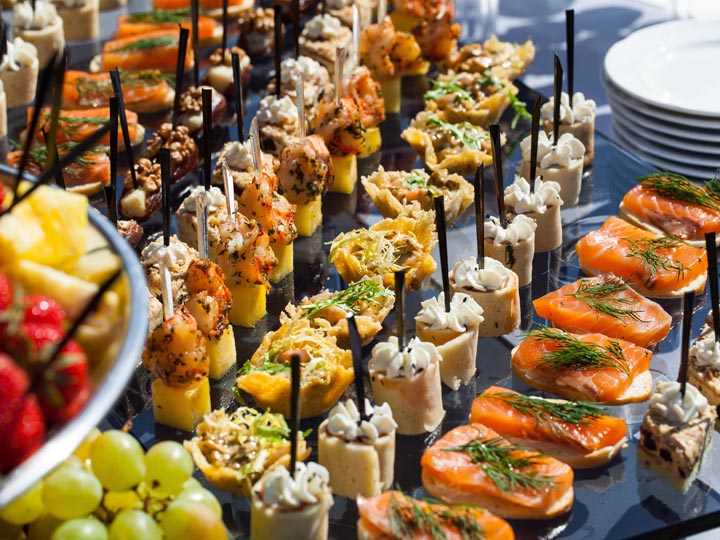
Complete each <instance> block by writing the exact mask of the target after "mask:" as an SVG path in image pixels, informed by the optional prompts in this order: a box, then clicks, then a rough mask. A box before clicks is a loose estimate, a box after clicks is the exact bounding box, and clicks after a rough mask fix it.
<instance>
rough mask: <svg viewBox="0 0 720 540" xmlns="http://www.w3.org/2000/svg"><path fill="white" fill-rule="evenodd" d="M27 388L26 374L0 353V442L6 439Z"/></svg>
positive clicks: (10, 359) (28, 382)
mask: <svg viewBox="0 0 720 540" xmlns="http://www.w3.org/2000/svg"><path fill="white" fill-rule="evenodd" d="M29 387H30V380H29V379H28V376H27V374H26V373H25V372H24V371H23V370H22V369H21V368H20V367H19V366H18V365H17V364H16V363H15V362H13V359H12V358H10V357H9V356H8V355H6V354H2V353H0V440H6V439H7V436H6V435H7V430H8V428H9V426H10V424H11V423H12V421H13V419H14V418H15V414H16V413H17V411H18V409H19V408H20V400H21V399H22V398H23V396H24V395H25V393H26V392H27V391H28V388H29Z"/></svg>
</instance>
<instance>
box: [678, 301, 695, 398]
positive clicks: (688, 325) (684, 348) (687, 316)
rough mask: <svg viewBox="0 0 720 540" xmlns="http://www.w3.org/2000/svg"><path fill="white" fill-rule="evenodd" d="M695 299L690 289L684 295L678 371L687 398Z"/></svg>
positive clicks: (683, 395) (681, 393) (681, 388)
mask: <svg viewBox="0 0 720 540" xmlns="http://www.w3.org/2000/svg"><path fill="white" fill-rule="evenodd" d="M694 301H695V292H694V291H688V292H686V293H685V294H684V295H683V325H682V345H681V346H680V371H679V373H678V381H679V382H680V395H681V396H682V397H683V399H684V398H685V386H686V385H687V371H688V354H689V352H690V331H691V330H692V312H693V302H694Z"/></svg>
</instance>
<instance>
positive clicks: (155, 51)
mask: <svg viewBox="0 0 720 540" xmlns="http://www.w3.org/2000/svg"><path fill="white" fill-rule="evenodd" d="M95 1H97V0H95ZM66 39H67V36H66ZM179 46H180V35H179V32H178V31H177V30H171V31H168V30H160V31H156V32H149V33H147V34H142V35H139V36H129V37H125V38H119V39H112V40H108V41H106V42H105V44H104V45H103V49H102V53H101V54H99V55H97V56H95V57H94V58H93V59H92V60H91V61H90V72H92V73H102V72H106V71H113V70H114V69H116V68H118V69H120V70H124V69H127V70H131V69H157V70H159V71H162V72H163V73H172V74H173V75H174V74H175V70H176V68H177V57H178V47H179ZM194 62H195V58H194V57H193V48H192V47H191V46H190V42H189V40H188V45H187V50H186V54H185V70H186V72H187V70H189V69H190V68H191V67H192V66H193V63H194Z"/></svg>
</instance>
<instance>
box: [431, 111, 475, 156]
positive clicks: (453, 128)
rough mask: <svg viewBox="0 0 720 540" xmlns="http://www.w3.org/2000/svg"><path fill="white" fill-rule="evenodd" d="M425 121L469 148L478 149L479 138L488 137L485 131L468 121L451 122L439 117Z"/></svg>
mask: <svg viewBox="0 0 720 540" xmlns="http://www.w3.org/2000/svg"><path fill="white" fill-rule="evenodd" d="M427 123H428V124H429V125H432V126H437V127H438V128H440V130H442V131H445V132H447V133H449V134H450V135H451V136H452V137H453V138H454V139H455V140H457V141H458V142H459V143H460V144H462V145H463V146H466V147H468V148H470V149H471V150H480V140H481V139H487V138H488V137H489V134H488V133H487V132H485V131H480V130H478V129H477V127H476V126H473V125H472V124H471V123H470V122H461V123H459V124H452V123H450V122H445V121H444V120H440V119H439V118H429V119H428V121H427Z"/></svg>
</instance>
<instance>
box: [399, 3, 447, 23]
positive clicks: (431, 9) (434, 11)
mask: <svg viewBox="0 0 720 540" xmlns="http://www.w3.org/2000/svg"><path fill="white" fill-rule="evenodd" d="M394 5H395V9H399V10H400V11H406V12H408V13H411V14H413V15H415V16H416V17H418V18H420V19H435V18H437V17H442V16H444V15H446V14H447V15H449V16H450V19H452V18H453V16H454V14H455V2H454V1H453V0H395V2H394Z"/></svg>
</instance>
